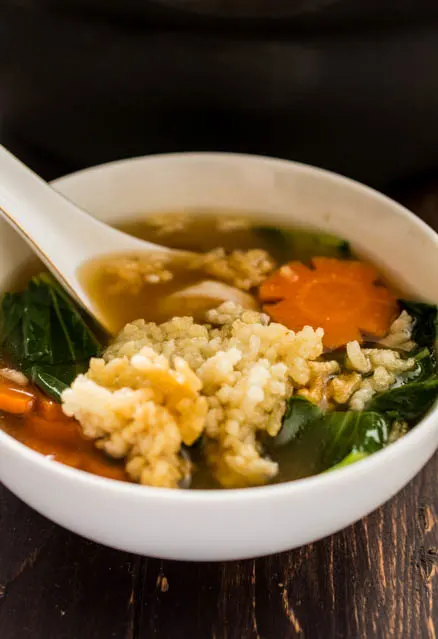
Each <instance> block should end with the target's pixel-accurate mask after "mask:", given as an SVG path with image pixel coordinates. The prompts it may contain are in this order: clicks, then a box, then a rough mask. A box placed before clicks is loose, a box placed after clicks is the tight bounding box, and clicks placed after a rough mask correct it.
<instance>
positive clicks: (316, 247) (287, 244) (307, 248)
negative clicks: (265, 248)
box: [255, 226, 351, 262]
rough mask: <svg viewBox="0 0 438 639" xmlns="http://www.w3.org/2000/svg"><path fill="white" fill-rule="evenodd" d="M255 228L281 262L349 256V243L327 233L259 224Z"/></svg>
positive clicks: (345, 257)
mask: <svg viewBox="0 0 438 639" xmlns="http://www.w3.org/2000/svg"><path fill="white" fill-rule="evenodd" d="M255 230H256V231H257V232H258V233H259V234H260V235H261V236H262V237H263V238H264V239H265V240H266V241H267V242H268V244H269V245H270V246H271V247H272V248H273V250H274V254H275V255H277V256H278V259H279V260H280V261H281V262H290V261H291V260H299V261H302V262H308V261H309V260H310V259H311V258H312V257H315V256H318V257H336V258H340V259H348V258H351V250H350V245H349V243H348V242H346V241H345V240H341V239H339V238H338V237H336V236H334V235H330V234H328V233H316V232H312V231H304V230H303V231H291V230H285V229H279V228H275V227H271V226H261V227H257V228H256V229H255Z"/></svg>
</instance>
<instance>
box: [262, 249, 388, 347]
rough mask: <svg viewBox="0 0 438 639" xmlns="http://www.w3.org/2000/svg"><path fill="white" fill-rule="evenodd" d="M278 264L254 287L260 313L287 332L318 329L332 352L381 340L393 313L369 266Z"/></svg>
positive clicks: (328, 261) (321, 261)
mask: <svg viewBox="0 0 438 639" xmlns="http://www.w3.org/2000/svg"><path fill="white" fill-rule="evenodd" d="M312 266H313V268H309V267H307V266H305V265H304V264H301V262H291V263H290V264H287V265H286V266H282V267H281V268H280V269H279V270H278V271H276V272H275V273H273V275H271V276H270V277H268V278H267V279H266V280H265V281H264V282H263V284H262V285H261V286H260V288H259V295H260V300H261V302H262V303H263V304H264V306H263V310H264V311H265V312H266V313H268V314H269V315H270V317H271V318H272V319H273V320H274V321H275V322H280V323H281V324H284V325H285V326H287V327H288V328H291V329H293V330H300V329H302V328H303V327H304V326H312V327H314V328H318V327H321V328H323V329H324V345H325V347H326V348H330V349H334V348H338V347H340V346H344V345H345V344H347V343H348V342H350V341H353V340H358V341H359V342H361V341H363V336H364V335H372V336H373V337H383V336H384V335H386V334H387V333H388V331H389V327H390V325H391V322H392V321H393V320H394V319H395V317H396V315H397V310H398V307H397V300H396V298H395V297H394V295H393V294H392V293H391V292H390V291H389V290H388V289H387V288H385V287H384V286H382V285H381V284H379V283H378V281H379V273H378V271H377V270H376V269H375V268H374V266H371V265H370V264H367V263H365V262H359V261H353V260H337V259H335V258H328V257H315V258H313V260H312Z"/></svg>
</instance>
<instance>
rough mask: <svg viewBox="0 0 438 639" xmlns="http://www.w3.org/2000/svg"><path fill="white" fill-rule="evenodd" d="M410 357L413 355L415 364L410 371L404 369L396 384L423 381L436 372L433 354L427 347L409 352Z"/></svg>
mask: <svg viewBox="0 0 438 639" xmlns="http://www.w3.org/2000/svg"><path fill="white" fill-rule="evenodd" d="M411 357H414V359H415V361H416V366H415V368H414V369H412V370H411V371H406V373H403V375H401V376H400V378H399V380H398V384H397V386H401V385H403V384H407V383H409V382H424V381H425V380H426V379H428V378H429V377H431V376H432V375H434V374H435V373H436V361H435V356H434V355H433V354H432V353H431V351H430V350H429V349H428V348H422V349H421V350H419V351H417V352H416V353H411Z"/></svg>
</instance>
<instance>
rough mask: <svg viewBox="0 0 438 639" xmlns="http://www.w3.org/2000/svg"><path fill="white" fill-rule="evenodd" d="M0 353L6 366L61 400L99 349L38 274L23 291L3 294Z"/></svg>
mask: <svg viewBox="0 0 438 639" xmlns="http://www.w3.org/2000/svg"><path fill="white" fill-rule="evenodd" d="M0 349H1V351H2V354H3V356H4V357H5V358H6V359H7V360H8V361H9V362H10V363H11V365H13V366H15V367H16V368H17V369H19V370H21V371H22V372H23V373H24V374H25V375H27V376H28V377H29V378H30V379H31V380H32V381H33V382H34V383H35V384H36V385H37V386H39V387H40V388H41V389H42V390H43V391H44V392H46V393H47V394H49V395H51V396H52V397H54V398H55V399H57V400H58V401H60V395H61V393H62V391H63V390H64V388H65V387H66V386H68V385H70V384H71V382H72V381H73V380H74V378H75V377H76V376H77V375H78V374H79V373H81V372H83V371H85V370H87V368H88V363H89V360H90V358H91V357H95V356H97V355H99V354H100V352H101V350H102V346H101V344H100V342H99V340H98V339H97V337H96V336H95V334H94V332H93V331H92V330H91V329H90V328H89V326H88V325H87V324H86V322H85V319H84V316H83V314H82V312H81V311H80V310H79V308H78V307H77V306H76V304H75V303H74V302H73V301H72V300H71V299H70V297H69V296H68V295H67V293H65V291H64V290H63V289H62V288H61V287H60V286H59V284H58V283H57V282H56V281H55V280H54V279H53V278H52V277H51V276H50V275H49V274H47V273H42V274H41V275H38V276H36V277H34V278H32V279H31V281H30V282H29V284H28V287H27V288H26V289H25V290H24V291H22V292H19V293H5V294H4V295H3V298H2V300H1V323H0Z"/></svg>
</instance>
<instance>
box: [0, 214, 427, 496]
mask: <svg viewBox="0 0 438 639" xmlns="http://www.w3.org/2000/svg"><path fill="white" fill-rule="evenodd" d="M120 228H121V229H122V230H123V231H125V232H128V233H130V234H132V235H135V236H137V237H139V238H142V239H145V240H147V241H150V242H153V243H155V244H159V245H163V246H166V247H169V248H175V249H183V250H184V251H186V252H187V254H186V255H184V256H179V257H177V258H175V259H174V258H172V259H171V260H168V259H167V258H166V259H164V258H163V257H162V256H160V255H157V254H155V253H154V254H152V255H148V256H146V255H109V256H108V257H105V258H99V259H98V260H95V261H92V262H90V263H87V264H84V265H83V266H82V267H81V271H80V278H81V279H82V281H83V283H84V285H85V287H86V288H87V289H88V291H89V294H90V296H91V298H92V299H93V300H94V301H95V303H96V305H97V306H98V307H100V309H101V310H102V311H103V312H104V314H105V315H106V317H108V319H109V321H110V322H109V323H110V327H111V329H112V332H113V334H114V335H113V337H112V338H111V339H107V338H104V339H102V338H101V337H100V336H98V337H96V335H95V333H94V329H92V328H91V324H89V323H87V320H86V318H82V317H81V316H80V313H79V312H78V311H77V309H76V310H75V308H74V306H73V305H72V303H71V301H69V299H68V297H67V296H66V295H65V293H63V291H62V290H61V289H59V287H57V285H56V283H55V282H53V281H51V280H50V278H48V277H47V276H46V275H42V276H41V275H40V276H38V277H36V278H34V279H32V280H31V281H30V283H29V282H28V280H29V277H30V276H31V275H32V274H34V273H35V274H36V273H41V271H42V270H43V269H42V268H41V266H40V265H35V264H32V265H31V267H30V270H29V269H28V268H27V267H26V268H24V269H23V270H22V272H20V273H17V278H16V280H15V281H14V282H11V286H10V287H9V288H10V290H14V291H15V290H20V289H23V288H26V287H27V288H26V291H25V293H23V294H6V295H5V296H4V298H3V302H2V309H3V314H4V316H5V318H6V323H5V324H4V325H3V328H2V331H3V332H2V341H3V345H2V356H3V361H5V362H7V364H8V366H9V367H12V368H15V369H17V370H18V371H20V373H19V374H21V377H22V373H24V374H25V375H26V376H27V377H29V378H30V380H31V382H32V383H30V384H28V385H27V386H26V393H27V395H26V396H27V397H28V396H30V397H31V398H32V397H33V399H30V400H29V399H28V400H27V401H28V405H27V404H25V402H23V397H22V396H23V392H22V389H21V390H20V386H19V384H20V383H22V382H20V378H19V377H18V378H17V377H16V378H14V371H12V378H10V375H11V373H10V370H9V368H8V369H6V368H1V366H0V424H1V427H2V428H3V429H4V430H5V431H6V432H8V433H9V434H10V435H12V436H13V437H15V438H16V439H18V440H19V441H21V442H23V443H24V444H26V445H27V446H29V447H31V448H33V449H35V450H38V451H40V452H41V453H43V454H45V455H50V456H52V457H54V458H55V459H57V460H58V461H60V462H62V463H65V464H68V465H71V466H74V467H76V468H81V469H83V470H86V471H89V472H92V473H95V474H99V475H103V476H107V477H113V478H116V479H120V480H123V481H136V482H140V483H143V484H146V485H152V486H163V487H170V488H177V487H184V488H185V487H191V488H219V487H222V488H238V487H244V486H252V485H261V484H264V483H276V482H283V481H290V480H293V479H298V478H302V477H307V476H310V475H314V474H318V473H320V472H324V471H326V470H329V469H331V468H336V467H338V466H339V465H341V466H342V465H347V464H350V463H353V462H356V461H359V460H360V459H363V458H364V457H366V456H368V455H369V454H371V453H373V452H375V451H377V450H380V449H381V448H382V447H384V446H386V445H388V444H389V443H390V442H392V441H394V440H395V439H397V438H398V437H400V436H402V435H403V434H404V433H405V432H406V431H407V430H408V429H409V428H411V427H412V426H413V425H415V423H416V422H417V421H418V420H419V419H420V418H421V417H422V416H423V414H424V413H425V412H426V411H427V409H428V408H429V407H430V406H431V405H432V403H433V402H434V401H435V398H436V396H437V394H438V378H437V375H436V364H435V355H434V352H433V344H434V340H435V338H436V329H435V328H434V327H436V307H434V306H431V305H424V304H423V305H422V304H417V303H415V302H407V301H405V300H397V296H396V294H395V289H394V287H392V286H390V285H389V284H387V283H385V281H384V280H383V279H382V277H381V275H380V273H379V272H378V271H377V270H376V269H375V267H374V266H373V265H370V264H369V263H367V262H366V261H363V260H360V259H358V258H356V257H355V256H354V255H353V254H352V253H351V250H350V246H349V245H348V243H347V242H345V241H343V240H341V239H338V238H336V237H333V236H331V235H327V234H326V233H321V232H318V231H305V230H297V229H287V228H274V227H268V226H265V227H264V226H254V224H253V223H252V222H251V220H250V218H248V217H238V216H235V215H224V214H220V213H211V214H203V215H195V214H193V215H188V214H185V213H184V214H179V213H178V214H176V213H175V214H168V215H157V216H149V217H145V218H144V219H143V220H136V221H133V222H128V223H124V224H123V225H120ZM5 326H6V329H7V330H6V332H5ZM8 331H9V332H8ZM90 358H91V359H90ZM16 372H17V371H15V373H16ZM8 376H9V377H8ZM17 379H18V381H17ZM24 383H25V384H26V382H24ZM14 384H15V386H14ZM17 384H18V386H17ZM37 387H38V388H37ZM41 391H43V393H42V392H41ZM26 393H24V394H26ZM47 395H48V396H50V397H51V398H54V399H55V400H56V401H60V400H61V398H62V402H63V408H62V409H61V407H60V405H59V404H57V403H56V401H55V403H54V401H53V399H47ZM20 402H21V403H20ZM52 404H53V405H52ZM20 407H21V408H20ZM1 411H3V413H1ZM20 411H21V412H20ZM62 411H64V412H62ZM11 413H14V414H11Z"/></svg>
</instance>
